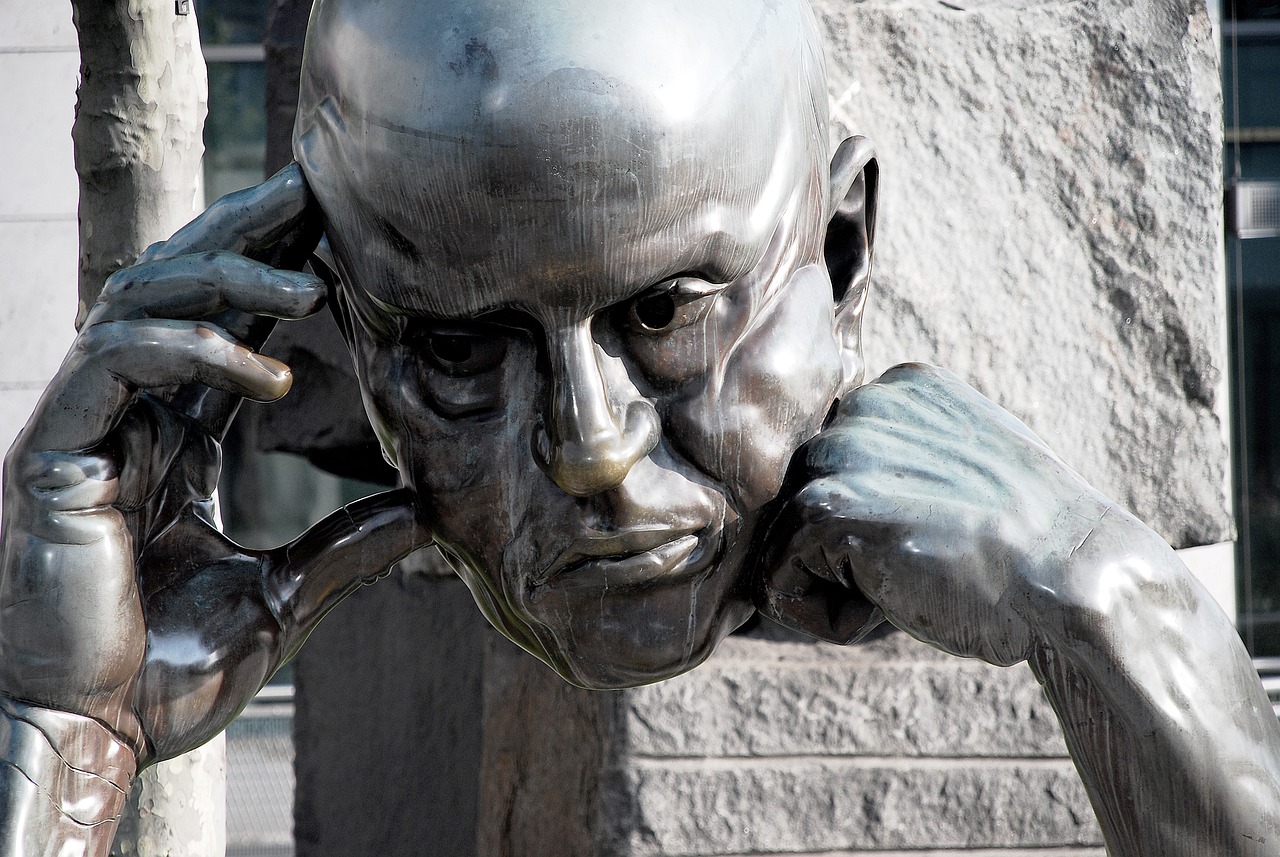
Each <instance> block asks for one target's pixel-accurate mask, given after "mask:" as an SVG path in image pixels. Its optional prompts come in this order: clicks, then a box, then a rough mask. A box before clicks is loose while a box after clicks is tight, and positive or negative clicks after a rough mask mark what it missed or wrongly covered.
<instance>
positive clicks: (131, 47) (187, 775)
mask: <svg viewBox="0 0 1280 857" xmlns="http://www.w3.org/2000/svg"><path fill="white" fill-rule="evenodd" d="M187 5H188V8H189V4H187ZM72 8H73V17H74V20H75V24H76V30H77V33H78V35H79V42H80V87H79V91H78V93H77V94H78V101H77V104H76V119H75V125H74V126H73V128H72V132H71V133H72V139H73V142H74V144H75V159H76V172H77V173H78V174H79V176H80V214H79V222H80V268H79V270H80V284H79V285H80V307H79V312H78V313H77V326H79V324H80V323H81V322H82V321H83V319H84V316H85V313H86V312H87V311H88V308H89V307H90V306H92V305H93V302H94V300H95V299H96V298H97V296H98V293H99V292H100V291H101V290H102V286H103V284H104V283H105V282H106V279H107V277H109V276H110V275H111V274H112V273H114V272H115V271H116V270H118V269H119V268H121V267H124V266H125V265H128V264H130V263H131V262H132V261H133V260H134V259H135V258H136V257H137V256H138V254H139V253H141V252H142V251H143V250H144V249H146V247H147V246H148V245H149V244H152V243H153V242H156V241H162V240H164V239H165V238H168V237H169V235H171V234H172V233H173V232H174V231H175V230H176V229H178V228H179V227H180V226H182V225H183V224H184V223H186V222H187V221H188V220H190V219H191V217H192V216H193V215H194V214H195V213H196V211H197V210H198V208H199V207H200V206H201V204H202V202H203V200H202V199H201V197H202V193H201V165H200V158H201V155H202V154H203V152H204V145H203V142H202V139H201V134H202V131H203V128H204V117H205V111H206V104H207V101H208V83H207V80H206V76H205V66H204V58H203V56H202V55H201V53H200V40H199V35H198V33H197V30H196V19H195V15H193V14H178V12H177V9H176V7H175V4H174V2H173V0H73V2H72ZM225 851H226V752H225V743H224V740H223V738H222V737H221V736H219V737H218V738H217V739H216V740H215V741H212V742H210V743H209V744H207V745H205V746H204V747H202V748H200V749H199V750H196V751H195V752H193V753H189V754H187V755H185V756H182V757H181V758H178V759H174V760H172V761H170V762H165V763H162V764H160V765H157V766H155V767H153V768H150V769H149V770H147V771H145V772H144V773H143V774H142V775H141V776H139V778H138V780H137V781H136V782H135V783H134V789H133V794H132V796H131V798H130V804H129V808H128V810H127V811H126V814H125V817H124V818H122V819H121V824H120V830H119V832H118V834H117V836H116V841H115V844H114V845H113V847H112V852H111V853H112V854H113V855H129V857H170V855H172V857H178V855H183V857H221V855H223V854H224V853H225Z"/></svg>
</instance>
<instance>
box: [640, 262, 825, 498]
mask: <svg viewBox="0 0 1280 857" xmlns="http://www.w3.org/2000/svg"><path fill="white" fill-rule="evenodd" d="M787 289H788V291H787V293H786V294H785V295H779V296H778V299H777V300H774V301H773V302H771V303H770V304H768V305H766V306H765V307H763V308H762V309H761V311H760V314H759V315H758V316H757V318H756V319H755V323H754V324H753V325H751V326H750V329H749V330H748V332H747V333H746V334H745V335H744V336H743V337H742V338H741V339H740V340H739V341H738V343H737V344H736V345H735V346H734V348H733V349H732V350H731V352H730V355H729V357H728V359H726V360H724V361H723V362H722V363H720V364H719V366H718V367H717V368H716V370H714V371H713V372H711V373H709V374H708V375H707V376H706V377H705V378H703V379H700V380H699V381H698V382H696V383H695V384H694V385H693V386H692V387H691V388H690V389H688V390H687V391H686V392H684V393H683V394H682V395H681V396H680V397H678V398H677V399H675V400H674V401H672V402H671V403H670V405H669V406H668V407H667V408H665V409H664V413H663V417H664V421H665V426H664V428H665V433H666V435H667V437H668V438H669V439H670V440H671V442H672V445H673V446H675V447H676V449H678V450H679V451H680V453H681V454H682V455H683V456H685V457H686V458H688V459H689V460H691V461H693V462H694V464H696V465H697V466H698V467H699V468H700V469H701V470H703V471H704V472H706V473H707V474H708V475H710V476H712V477H713V478H715V479H716V480H717V481H719V482H721V483H722V484H724V485H725V486H727V487H728V489H729V493H730V495H731V497H732V498H733V500H734V502H735V504H736V505H738V507H739V508H740V509H742V510H751V509H756V508H759V507H760V506H762V505H764V504H765V503H767V502H768V501H769V500H771V499H772V498H773V497H774V496H776V495H777V493H778V490H779V488H780V487H781V485H782V480H783V477H784V476H785V474H786V470H787V465H788V463H789V462H790V460H791V455H792V453H794V452H795V450H796V449H797V448H798V447H799V446H800V445H801V444H802V443H804V442H805V441H806V440H808V439H809V438H810V437H812V436H813V435H815V434H817V432H818V430H819V429H820V428H821V427H822V423H823V420H824V418H825V417H826V414H827V411H828V410H829V409H830V407H831V404H832V402H833V401H834V399H835V396H836V391H837V389H838V388H839V384H840V378H841V363H840V351H839V348H838V346H837V344H836V339H835V335H834V333H833V324H834V319H833V309H832V299H831V286H830V282H829V281H828V280H827V279H826V278H825V277H823V276H822V274H821V272H820V271H818V270H817V269H816V268H806V269H803V270H801V271H799V272H797V274H796V276H795V277H793V278H792V281H791V283H790V284H789V285H788V286H787Z"/></svg>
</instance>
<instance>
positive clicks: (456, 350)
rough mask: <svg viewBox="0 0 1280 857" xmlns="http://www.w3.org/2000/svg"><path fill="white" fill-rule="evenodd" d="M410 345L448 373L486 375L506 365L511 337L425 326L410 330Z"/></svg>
mask: <svg viewBox="0 0 1280 857" xmlns="http://www.w3.org/2000/svg"><path fill="white" fill-rule="evenodd" d="M406 340H407V341H408V344H409V345H410V346H411V347H412V348H414V349H415V350H416V351H418V352H419V353H420V354H421V355H422V356H423V357H425V358H426V359H427V361H428V362H429V363H430V364H431V365H432V366H434V367H435V368H437V369H439V370H440V371H441V372H443V373H445V374H446V375H450V376H453V377H468V376H474V375H483V374H484V373H486V372H490V371H492V370H494V369H497V368H498V367H499V366H500V365H502V361H503V358H505V357H506V356H507V337H506V336H503V335H502V334H501V333H497V332H493V333H492V335H490V332H489V331H487V330H486V331H483V332H480V331H469V330H465V329H461V328H454V327H443V326H441V327H436V326H431V325H424V326H423V327H421V328H419V329H418V330H414V331H411V332H409V333H408V335H407V336H406Z"/></svg>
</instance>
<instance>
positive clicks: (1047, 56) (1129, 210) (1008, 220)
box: [815, 0, 1232, 548]
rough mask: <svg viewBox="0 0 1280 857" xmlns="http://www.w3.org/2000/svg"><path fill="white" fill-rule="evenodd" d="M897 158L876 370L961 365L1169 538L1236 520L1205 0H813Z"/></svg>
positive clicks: (845, 106) (838, 90)
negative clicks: (1231, 501) (1230, 507)
mask: <svg viewBox="0 0 1280 857" xmlns="http://www.w3.org/2000/svg"><path fill="white" fill-rule="evenodd" d="M815 7H816V8H817V9H818V10H820V13H821V18H822V21H823V23H824V24H825V26H826V29H827V33H828V38H829V42H830V50H829V59H830V83H831V99H832V105H833V106H834V113H835V117H836V119H837V121H838V123H840V125H842V126H843V127H844V128H846V129H848V130H850V131H856V132H857V133H862V134H866V135H867V136H869V137H871V138H872V139H873V140H874V141H875V142H876V144H877V148H878V151H879V154H880V162H881V188H882V191H881V202H880V228H879V233H878V236H877V238H878V240H877V248H876V274H875V277H874V278H873V286H872V289H873V291H872V297H871V304H870V307H869V309H868V310H867V321H866V330H865V340H866V343H867V350H868V363H869V365H870V367H871V368H872V370H873V372H877V371H879V370H881V369H884V368H886V367H888V366H890V365H892V364H894V363H897V362H901V361H904V360H924V361H928V362H935V363H938V364H940V365H943V366H946V367H947V368H949V369H951V370H952V371H954V372H956V373H958V374H959V375H961V376H962V377H964V378H965V379H966V380H968V381H969V382H970V383H972V384H974V385H975V386H977V387H978V388H979V389H980V390H981V391H982V392H984V393H986V394H987V395H988V396H990V397H991V398H993V399H995V400H996V401H998V402H1000V403H1001V404H1002V405H1004V406H1005V407H1007V408H1008V409H1010V410H1011V411H1013V412H1014V413H1015V414H1017V415H1018V416H1020V417H1022V418H1023V419H1024V420H1025V421H1026V422H1027V423H1028V424H1029V425H1030V426H1031V427H1032V428H1033V429H1034V430H1035V431H1037V432H1038V433H1039V434H1041V436H1043V437H1044V439H1045V440H1046V441H1047V442H1048V443H1049V445H1050V446H1051V447H1053V448H1054V449H1055V450H1056V451H1057V452H1058V453H1059V454H1060V455H1061V456H1062V457H1063V458H1064V459H1065V460H1066V461H1067V462H1068V463H1069V464H1071V465H1072V466H1073V467H1075V468H1076V469H1077V470H1079V471H1080V472H1081V473H1082V474H1083V475H1084V476H1085V478H1086V479H1088V480H1089V481H1090V482H1091V483H1093V484H1094V485H1095V486H1097V487H1098V488H1099V489H1101V490H1102V492H1103V493H1105V494H1107V495H1109V496H1111V497H1112V498H1114V499H1115V500H1117V501H1118V502H1120V503H1121V504H1123V505H1125V506H1127V507H1128V508H1129V509H1130V510H1131V511H1133V512H1134V513H1135V514H1137V515H1138V517H1140V518H1142V519H1143V520H1145V521H1146V522H1147V523H1149V524H1150V525H1151V526H1152V527H1154V528H1155V529H1156V530H1157V531H1158V532H1160V533H1161V535H1163V536H1164V537H1165V538H1166V539H1168V540H1169V541H1170V542H1171V543H1172V544H1173V545H1174V546H1175V547H1179V548H1182V547H1189V546H1192V545H1200V544H1212V543H1214V542H1222V541H1225V540H1227V539H1230V538H1231V536H1232V526H1231V521H1230V519H1229V516H1228V514H1227V511H1226V503H1225V499H1224V498H1225V485H1226V481H1225V480H1226V475H1225V468H1226V462H1227V454H1226V447H1225V444H1224V429H1223V426H1224V415H1225V413H1226V408H1227V401H1226V396H1225V390H1226V387H1225V380H1224V374H1223V373H1224V366H1225V344H1224V339H1223V329H1224V327H1223V326H1224V316H1223V313H1224V309H1223V302H1224V289H1223V287H1222V277H1223V273H1222V266H1223V251H1222V228H1221V208H1222V178H1221V176H1222V166H1221V164H1222V158H1221V148H1222V98H1221V86H1220V83H1219V72H1218V54H1217V47H1216V44H1215V36H1214V28H1215V26H1216V24H1213V23H1211V22H1210V20H1209V16H1208V13H1207V11H1206V7H1205V4H1204V2H1203V0H1143V2H1131V0H1083V2H1067V0H862V2H857V0H816V2H815Z"/></svg>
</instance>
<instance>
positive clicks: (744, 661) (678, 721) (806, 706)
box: [626, 634, 1067, 758]
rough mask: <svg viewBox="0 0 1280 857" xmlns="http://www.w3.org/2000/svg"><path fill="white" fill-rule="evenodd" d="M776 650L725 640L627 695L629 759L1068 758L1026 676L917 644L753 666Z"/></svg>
mask: <svg viewBox="0 0 1280 857" xmlns="http://www.w3.org/2000/svg"><path fill="white" fill-rule="evenodd" d="M894 636H895V637H901V638H902V640H903V641H905V640H907V638H906V637H905V635H900V634H895V635H894ZM901 642H902V641H898V640H895V641H894V643H893V646H895V647H897V646H898V645H899V644H900V643H901ZM774 645H777V644H776V643H769V642H763V641H752V640H743V639H741V638H734V639H732V640H730V641H728V642H726V643H725V644H723V648H722V651H721V652H719V653H717V656H716V657H715V658H713V659H712V660H711V661H710V662H709V663H707V664H706V665H705V666H703V667H702V668H700V669H697V670H695V671H693V672H691V673H688V674H686V675H683V676H680V677H679V678H675V679H672V680H670V681H666V682H662V683H660V684H656V685H650V686H648V687H643V688H637V689H636V690H634V691H631V692H630V693H628V694H627V695H626V715H627V721H626V722H627V729H626V741H627V752H628V753H629V754H634V755H635V756H659V757H672V756H678V757H700V756H713V757H748V756H754V757H775V756H803V755H827V754H829V755H835V756H840V755H873V756H902V757H942V758H954V757H995V758H999V757H1057V758H1066V755H1067V750H1066V746H1065V745H1064V744H1063V742H1062V735H1061V730H1060V729H1059V727H1058V722H1057V719H1056V718H1055V717H1054V714H1053V710H1052V709H1051V708H1050V706H1049V703H1048V701H1047V700H1046V699H1045V697H1044V694H1043V693H1042V692H1041V690H1040V685H1039V684H1038V683H1037V682H1036V680H1035V677H1034V676H1032V674H1031V671H1030V670H1029V669H1027V668H1026V667H1025V666H1018V667H1011V668H1008V669H1001V668H998V667H992V666H989V665H987V664H984V663H982V662H980V661H974V660H959V659H955V658H946V659H943V658H942V657H941V656H938V655H937V653H935V652H933V650H931V649H928V648H927V647H926V646H924V645H922V644H919V643H914V642H911V643H910V644H909V645H905V646H903V648H905V650H906V651H904V652H900V653H898V654H897V656H896V657H894V656H889V657H885V652H884V651H883V650H884V648H886V647H884V646H881V647H879V648H878V649H877V648H871V649H869V650H860V649H859V647H856V646H855V647H851V648H848V649H837V648H835V647H823V648H824V649H825V650H826V651H825V652H824V653H823V654H824V657H822V658H821V659H814V660H811V661H804V660H799V659H789V660H785V661H780V660H778V659H764V660H757V659H753V658H752V655H753V654H754V653H755V652H757V651H758V650H759V649H761V648H762V647H768V646H774ZM811 648H813V649H814V650H815V651H816V650H817V647H811Z"/></svg>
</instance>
